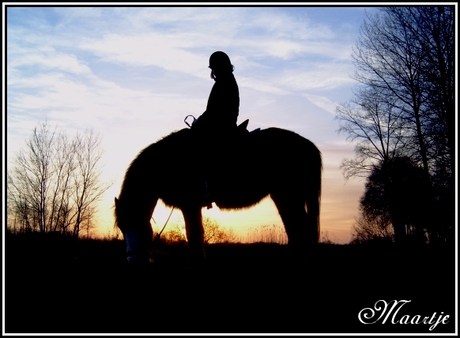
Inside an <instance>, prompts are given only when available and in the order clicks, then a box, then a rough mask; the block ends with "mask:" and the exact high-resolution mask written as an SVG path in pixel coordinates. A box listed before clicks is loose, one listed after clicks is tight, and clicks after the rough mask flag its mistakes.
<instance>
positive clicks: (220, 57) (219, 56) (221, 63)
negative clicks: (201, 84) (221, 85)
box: [209, 51, 233, 71]
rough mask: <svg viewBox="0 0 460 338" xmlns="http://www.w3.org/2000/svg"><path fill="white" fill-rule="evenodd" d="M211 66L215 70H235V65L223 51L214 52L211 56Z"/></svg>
mask: <svg viewBox="0 0 460 338" xmlns="http://www.w3.org/2000/svg"><path fill="white" fill-rule="evenodd" d="M209 68H211V69H213V70H215V69H218V70H228V71H233V65H232V63H231V62H230V58H229V57H228V55H227V54H225V53H224V52H221V51H217V52H214V53H212V55H211V56H210V57H209Z"/></svg>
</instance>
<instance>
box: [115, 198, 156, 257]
mask: <svg viewBox="0 0 460 338" xmlns="http://www.w3.org/2000/svg"><path fill="white" fill-rule="evenodd" d="M142 214H143V213H140V212H139V210H136V208H133V205H131V203H127V202H126V201H124V200H121V199H118V198H116V197H115V224H116V226H117V227H118V228H119V229H120V230H121V232H122V233H123V237H124V239H125V242H126V254H127V259H128V263H130V264H133V263H134V264H144V263H148V262H149V256H150V251H151V246H152V239H153V231H152V227H151V225H150V216H146V217H143V216H142ZM150 215H151V213H150Z"/></svg>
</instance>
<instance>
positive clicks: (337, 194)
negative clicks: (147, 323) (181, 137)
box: [3, 3, 376, 243]
mask: <svg viewBox="0 0 460 338" xmlns="http://www.w3.org/2000/svg"><path fill="white" fill-rule="evenodd" d="M77 4H78V3H75V4H74V5H73V6H63V7H53V6H46V7H45V6H33V7H24V6H20V7H8V3H6V6H5V3H3V5H4V7H3V11H4V13H3V14H4V16H6V20H3V22H4V25H6V45H4V46H3V48H4V55H3V58H4V67H5V66H6V88H7V90H6V103H4V105H3V111H4V113H3V118H4V122H6V124H5V123H3V125H4V126H5V125H6V127H4V128H5V132H6V141H7V142H6V156H7V158H6V163H7V168H8V167H9V166H10V165H11V163H12V159H13V158H14V156H15V154H16V153H17V152H18V151H19V150H20V149H23V148H24V147H25V141H26V140H27V139H28V138H29V137H30V136H31V133H32V131H33V129H34V128H35V127H37V126H38V124H39V123H40V122H43V121H48V123H49V124H50V125H52V126H59V128H62V129H64V130H65V131H66V133H67V134H68V135H69V136H71V135H73V134H75V133H76V132H78V131H84V130H88V129H91V130H93V131H94V132H95V133H97V134H100V135H101V138H102V143H101V147H102V149H103V151H104V153H103V157H102V159H101V164H102V165H103V176H102V177H101V180H102V181H104V182H109V181H110V182H113V185H112V186H111V188H110V189H109V190H108V191H107V192H106V193H105V194H104V196H103V200H102V201H101V203H100V204H99V208H98V209H99V213H98V215H97V221H98V225H99V227H98V231H99V233H100V234H106V233H108V232H110V231H112V230H113V222H114V220H113V209H112V208H113V200H114V197H115V196H118V194H119V190H120V187H121V183H122V180H123V176H124V173H125V170H126V169H127V167H128V165H129V163H130V162H131V161H132V160H133V159H134V157H135V156H136V155H137V154H138V152H139V151H140V150H141V149H143V148H144V147H146V146H147V145H149V144H150V143H153V142H156V141H157V140H158V139H160V138H162V137H164V136H166V135H168V134H169V133H171V132H173V131H176V130H179V129H182V128H186V127H187V126H186V125H185V124H184V122H183V120H184V118H185V117H186V116H187V115H194V116H195V117H198V116H199V115H200V114H201V113H202V112H203V111H204V110H205V107H206V103H207V99H208V96H209V93H210V90H211V87H212V85H213V80H212V79H211V78H210V74H209V68H208V59H209V56H210V55H211V54H212V53H213V52H214V51H217V50H221V51H224V52H226V53H227V54H228V55H229V57H230V59H231V61H232V64H233V65H234V66H235V70H234V75H235V78H236V80H237V82H238V85H239V90H240V115H239V122H243V121H244V120H246V119H249V126H248V129H249V130H253V129H256V128H267V127H279V128H284V129H289V130H292V131H294V132H296V133H298V134H300V135H302V136H303V137H305V138H308V139H309V140H311V141H312V142H314V143H315V144H316V145H317V147H318V148H319V149H320V151H321V152H322V155H323V167H324V170H323V193H322V204H321V233H322V237H323V238H324V236H327V238H328V239H330V240H332V241H333V242H335V243H348V242H349V241H350V240H351V234H352V227H353V225H354V224H355V221H356V218H357V217H358V216H359V209H358V207H359V199H360V197H361V195H362V194H363V192H364V183H365V182H364V181H363V180H362V179H358V178H351V179H349V180H345V178H344V177H343V174H342V171H341V169H340V165H341V162H342V160H343V159H344V158H350V157H353V156H354V151H353V150H354V145H353V144H352V143H350V142H348V141H347V140H346V137H347V135H344V134H339V133H338V128H339V122H338V121H337V120H336V119H335V114H336V106H337V105H338V104H340V103H345V102H347V101H349V100H350V99H351V98H352V97H353V87H355V86H356V85H357V83H356V82H355V81H354V80H353V79H352V78H351V75H352V74H353V72H354V70H355V68H354V65H353V62H352V47H353V46H354V45H355V44H356V41H357V38H358V36H359V29H360V26H361V25H362V23H363V20H364V18H365V15H366V12H375V11H376V8H372V7H355V6H344V7H334V6H330V5H329V6H325V5H323V6H316V7H314V6H307V5H305V3H296V4H297V6H294V7H286V6H270V7H267V6H260V5H257V6H233V7H224V6H209V5H206V6H199V5H194V6H187V7H181V6H171V5H170V6H164V5H163V6H161V5H160V6H145V4H144V5H142V6H134V7H127V6H123V5H117V6H103V7H97V6H88V7H78V6H77ZM104 4H105V3H104ZM3 31H4V32H5V30H3ZM3 40H4V41H5V39H3ZM5 56H6V62H5ZM3 73H4V74H5V72H3ZM4 81H5V79H4ZM4 95H5V93H4ZM3 102H5V100H3ZM4 134H5V133H4ZM3 144H5V143H3ZM191 151H193V150H191ZM3 154H5V151H3ZM164 165H172V166H176V165H179V159H178V162H176V163H165V164H164ZM185 170H186V169H185ZM168 215H169V209H167V208H165V207H164V206H163V205H161V204H160V205H159V206H157V208H156V210H155V212H154V215H153V216H154V219H155V223H154V224H153V225H154V227H159V228H161V227H162V226H163V224H164V222H165V221H166V219H167V217H168ZM203 215H204V216H205V217H209V218H211V219H213V220H216V221H217V222H218V223H219V224H221V225H222V226H224V227H227V228H231V229H232V230H233V231H234V232H235V233H239V234H244V233H246V232H248V231H249V230H250V229H254V228H255V227H257V226H271V225H280V226H281V225H282V222H281V219H280V217H279V215H278V213H277V210H276V208H275V206H274V204H273V202H272V201H271V200H270V199H265V200H263V201H261V203H259V204H258V205H256V206H254V207H252V208H250V209H248V210H244V211H225V212H224V211H219V210H218V209H217V207H213V208H212V209H210V210H207V209H206V208H204V209H203ZM181 217H182V216H181V214H180V213H179V212H178V211H174V213H173V215H172V217H171V220H170V222H182V219H181Z"/></svg>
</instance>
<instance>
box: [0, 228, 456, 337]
mask: <svg viewBox="0 0 460 338" xmlns="http://www.w3.org/2000/svg"><path fill="white" fill-rule="evenodd" d="M5 243H6V248H5V252H6V258H5V262H6V267H5V279H4V280H5V298H6V299H5V300H4V301H5V310H6V311H5V328H4V331H5V333H7V334H8V333H64V334H65V333H96V334H97V333H152V334H155V333H158V334H160V333H178V334H180V333H216V334H218V333H234V334H238V333H306V334H308V333H344V334H345V333H435V334H436V333H437V334H439V333H455V330H456V317H457V314H456V313H455V312H456V307H455V299H456V298H455V296H456V294H455V290H456V284H455V280H456V275H455V273H456V269H455V266H454V264H455V259H454V251H453V250H448V249H446V248H445V247H432V246H412V247H411V248H408V249H404V250H402V249H399V248H397V247H395V246H393V245H373V246H371V245H359V246H358V245H331V244H329V245H326V244H323V245H320V246H319V247H318V251H317V253H316V259H315V260H314V262H312V263H309V264H306V265H304V266H302V267H301V268H288V267H287V264H286V262H287V260H286V248H285V247H284V246H281V245H276V244H221V245H211V246H209V247H208V248H207V255H208V263H207V265H206V266H205V267H204V268H203V269H202V271H194V270H189V269H187V258H186V257H187V255H186V251H185V248H184V247H183V246H179V245H177V246H174V247H168V248H166V249H163V250H162V254H163V255H162V256H161V257H159V259H158V261H157V263H156V264H153V265H151V266H149V267H147V268H144V269H132V268H130V267H128V266H127V265H126V263H125V258H124V243H123V242H121V241H110V242H108V241H106V242H102V241H95V240H92V241H78V242H75V241H73V240H71V239H68V238H61V237H56V238H51V239H50V238H46V239H44V238H40V236H36V235H35V236H10V235H8V236H7V237H6V238H5ZM378 300H385V301H387V302H390V301H392V300H411V302H410V303H408V304H407V305H404V307H403V308H401V310H400V312H399V315H398V317H397V319H400V318H401V317H402V316H403V315H410V316H411V317H413V316H415V315H420V316H422V317H424V316H429V317H431V316H432V315H433V314H434V313H435V312H436V315H435V316H436V317H435V319H437V318H438V317H439V315H440V314H441V312H443V314H442V315H449V316H450V318H449V320H448V322H447V324H438V325H437V326H436V328H435V329H434V330H433V331H429V327H430V326H431V325H427V324H418V325H415V324H391V323H388V322H389V321H390V319H388V322H387V323H386V324H382V323H381V321H380V322H378V323H376V324H373V325H370V324H368V325H365V324H363V323H361V322H360V321H359V319H358V313H359V312H360V311H361V310H362V309H364V308H369V307H371V308H373V307H374V304H375V303H376V301H378Z"/></svg>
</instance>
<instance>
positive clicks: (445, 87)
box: [337, 6, 455, 242]
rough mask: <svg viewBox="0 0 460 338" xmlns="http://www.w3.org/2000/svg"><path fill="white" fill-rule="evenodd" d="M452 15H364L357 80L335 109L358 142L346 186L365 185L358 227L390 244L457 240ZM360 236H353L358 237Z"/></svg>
mask: <svg viewBox="0 0 460 338" xmlns="http://www.w3.org/2000/svg"><path fill="white" fill-rule="evenodd" d="M454 11H455V8H454V7H448V6H447V7H446V6H414V7H385V8H381V9H380V10H379V11H378V12H377V13H376V14H374V15H368V16H367V17H366V19H365V21H364V23H363V25H362V27H361V32H360V37H359V39H358V41H357V43H356V47H355V48H354V50H353V58H354V63H355V67H356V72H355V74H354V79H356V80H357V81H358V82H359V86H357V88H356V90H355V92H354V98H353V99H352V100H351V102H348V103H345V104H343V105H340V106H339V107H338V108H337V118H338V119H339V122H340V129H339V131H340V132H344V133H346V134H347V135H348V139H349V140H351V141H354V142H355V144H356V147H355V154H356V156H355V158H352V159H345V160H344V161H343V162H342V169H343V171H344V175H345V177H346V178H349V177H352V176H361V177H366V178H367V184H366V190H365V194H364V196H363V197H362V199H361V212H362V217H361V223H360V224H361V228H364V227H363V226H362V225H363V220H365V221H364V223H366V222H367V223H369V222H370V223H374V224H376V223H377V224H380V226H381V228H382V227H383V228H385V226H386V225H388V224H391V225H392V227H393V234H394V239H395V240H396V241H397V242H401V241H404V240H406V239H407V237H408V236H409V235H415V234H417V235H420V233H425V235H426V236H427V237H428V239H429V241H431V242H435V241H446V240H453V233H454V228H453V227H454V207H455V193H454V189H455V188H454V186H455V182H454V180H455V177H454V173H455V94H454V93H455V31H454V27H455V26H454V24H455V21H454ZM358 235H359V231H358Z"/></svg>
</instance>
